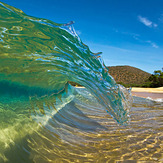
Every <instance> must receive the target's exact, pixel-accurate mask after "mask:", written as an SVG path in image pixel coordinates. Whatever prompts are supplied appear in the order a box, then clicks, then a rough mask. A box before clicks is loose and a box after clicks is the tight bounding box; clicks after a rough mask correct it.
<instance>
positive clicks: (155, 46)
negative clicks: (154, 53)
mask: <svg viewBox="0 0 163 163" xmlns="http://www.w3.org/2000/svg"><path fill="white" fill-rule="evenodd" d="M146 42H147V43H149V44H150V45H151V46H152V47H153V48H156V49H157V48H159V46H158V45H157V44H156V43H154V42H152V41H150V40H149V41H146Z"/></svg>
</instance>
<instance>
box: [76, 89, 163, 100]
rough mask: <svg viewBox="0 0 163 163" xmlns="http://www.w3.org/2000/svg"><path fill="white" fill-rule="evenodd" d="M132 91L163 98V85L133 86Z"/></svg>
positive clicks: (137, 93)
mask: <svg viewBox="0 0 163 163" xmlns="http://www.w3.org/2000/svg"><path fill="white" fill-rule="evenodd" d="M77 88H84V87H77ZM131 93H132V96H138V97H143V98H147V97H150V98H152V99H163V87H159V88H140V87H133V88H132V90H131Z"/></svg>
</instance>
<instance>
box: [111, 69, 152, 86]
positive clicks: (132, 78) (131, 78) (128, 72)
mask: <svg viewBox="0 0 163 163" xmlns="http://www.w3.org/2000/svg"><path fill="white" fill-rule="evenodd" d="M108 68H109V74H110V75H111V76H112V77H113V78H114V79H115V81H116V82H117V83H120V84H123V85H124V86H142V85H143V84H144V83H145V82H146V81H147V80H148V78H149V77H150V76H151V74H150V73H147V72H145V71H143V70H141V69H138V68H135V67H131V66H111V67H108Z"/></svg>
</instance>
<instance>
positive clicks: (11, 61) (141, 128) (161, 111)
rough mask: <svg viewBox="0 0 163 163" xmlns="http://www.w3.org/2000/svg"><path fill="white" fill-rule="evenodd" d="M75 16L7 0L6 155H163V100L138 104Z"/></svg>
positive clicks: (2, 41) (53, 158)
mask: <svg viewBox="0 0 163 163" xmlns="http://www.w3.org/2000/svg"><path fill="white" fill-rule="evenodd" d="M72 23H73V22H70V23H68V24H57V23H54V22H52V21H49V20H46V19H39V18H35V17H31V16H28V15H26V14H25V13H23V12H22V11H21V10H19V9H16V8H14V7H12V6H9V5H7V4H4V3H0V163H3V162H9V163H32V162H34V163H50V162H52V163H53V162H58V163H61V162H99V163H103V162H116V161H117V162H118V161H119V162H122V161H129V160H134V161H135V162H136V161H152V162H155V161H156V162H158V161H160V162H162V161H163V159H162V158H163V155H162V148H163V145H162V140H163V132H162V131H163V103H161V102H154V101H151V100H147V99H143V98H138V97H134V102H133V104H132V98H131V94H130V92H129V91H128V90H127V89H125V88H124V87H122V86H120V85H118V84H116V82H115V81H114V79H113V78H112V77H111V76H110V75H109V73H108V69H107V68H106V66H105V65H104V63H103V61H102V59H101V56H100V53H96V54H95V53H92V52H91V51H90V50H89V48H88V46H86V45H85V44H84V43H82V41H81V40H80V38H79V37H78V35H77V34H76V32H75V30H74V28H73V26H72ZM68 81H73V82H77V83H79V84H81V85H83V86H84V87H85V88H74V87H72V86H71V85H69V84H68ZM131 105H132V108H131ZM130 108H131V109H130ZM106 112H107V113H106ZM129 115H130V116H129Z"/></svg>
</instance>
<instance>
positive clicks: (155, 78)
mask: <svg viewBox="0 0 163 163" xmlns="http://www.w3.org/2000/svg"><path fill="white" fill-rule="evenodd" d="M162 86H163V72H162V71H161V70H157V71H154V73H153V74H152V75H151V76H150V77H149V78H148V80H147V81H146V83H145V84H144V87H153V88H154V87H162Z"/></svg>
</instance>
